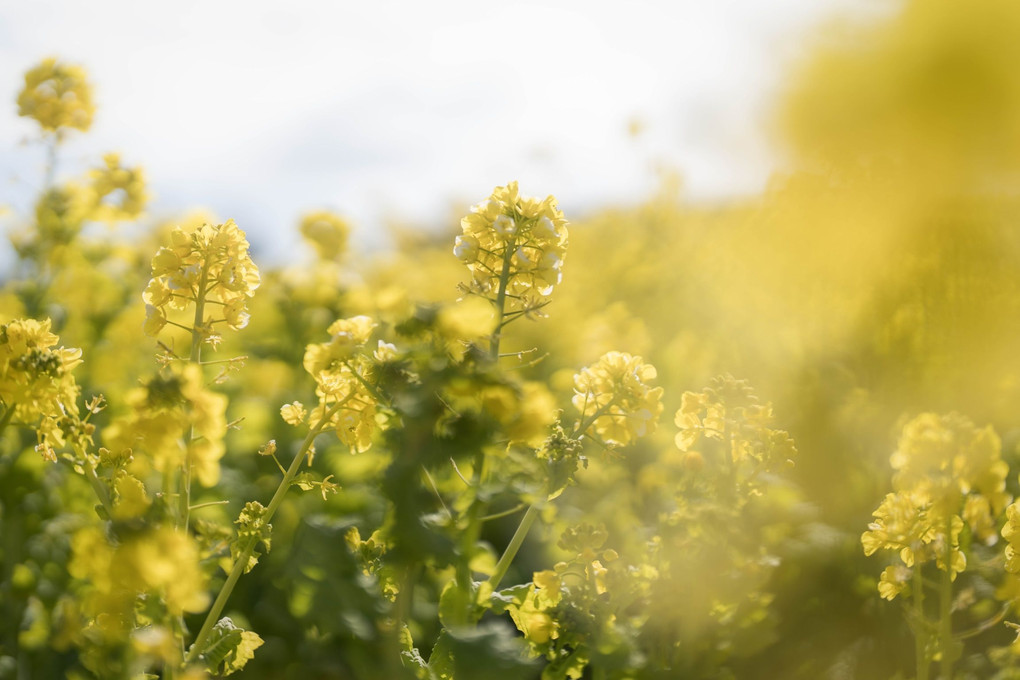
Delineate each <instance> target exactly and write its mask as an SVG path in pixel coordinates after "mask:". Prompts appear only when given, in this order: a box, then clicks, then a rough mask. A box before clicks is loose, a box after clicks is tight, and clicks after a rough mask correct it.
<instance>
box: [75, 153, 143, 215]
mask: <svg viewBox="0 0 1020 680" xmlns="http://www.w3.org/2000/svg"><path fill="white" fill-rule="evenodd" d="M89 179H90V180H91V184H92V191H93V192H94V194H95V197H94V201H95V206H96V207H95V209H94V211H93V214H92V215H91V218H92V219H95V220H102V221H104V222H117V221H119V220H131V219H135V218H137V217H138V216H139V215H141V214H142V211H143V210H145V204H146V203H147V202H148V200H149V196H148V194H147V193H146V191H145V173H144V172H143V171H142V169H141V168H126V167H124V166H123V165H121V162H120V154H116V153H108V154H106V155H105V156H103V167H101V168H94V169H92V170H90V171H89ZM114 197H115V198H117V200H116V202H114V201H108V199H110V198H114Z"/></svg>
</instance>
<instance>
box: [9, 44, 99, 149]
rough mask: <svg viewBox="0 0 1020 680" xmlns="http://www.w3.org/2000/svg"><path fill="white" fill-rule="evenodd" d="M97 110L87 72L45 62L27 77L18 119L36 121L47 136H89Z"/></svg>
mask: <svg viewBox="0 0 1020 680" xmlns="http://www.w3.org/2000/svg"><path fill="white" fill-rule="evenodd" d="M93 113H95V107H94V106H93V104H92V88H91V86H90V85H89V83H88V81H87V79H86V75H85V69H83V68H81V67H80V66H74V65H71V64H65V63H62V62H59V61H57V60H56V58H54V57H49V58H47V59H43V60H42V62H40V63H39V65H38V66H36V67H35V68H33V69H31V70H29V71H28V72H27V73H26V74H25V87H24V88H23V89H22V90H21V93H20V94H18V115H19V116H28V117H29V118H33V119H35V121H36V122H38V123H39V125H40V126H42V129H43V130H44V131H45V132H62V131H63V130H64V129H65V128H74V129H77V130H81V131H82V132H85V131H86V130H88V129H89V126H91V125H92V115H93Z"/></svg>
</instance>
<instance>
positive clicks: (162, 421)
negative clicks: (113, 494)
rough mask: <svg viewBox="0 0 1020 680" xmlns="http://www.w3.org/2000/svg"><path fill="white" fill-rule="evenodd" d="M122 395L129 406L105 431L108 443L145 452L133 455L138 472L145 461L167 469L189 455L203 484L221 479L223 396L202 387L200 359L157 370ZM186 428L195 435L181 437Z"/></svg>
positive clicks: (165, 471) (224, 422) (174, 467)
mask: <svg viewBox="0 0 1020 680" xmlns="http://www.w3.org/2000/svg"><path fill="white" fill-rule="evenodd" d="M126 400H127V403H128V406H129V407H130V408H131V412H130V413H129V414H128V415H127V416H125V417H124V418H121V419H118V420H115V421H114V422H112V423H111V424H110V425H108V426H107V427H106V428H105V430H104V432H103V440H104V444H105V445H106V447H107V448H108V449H111V450H113V451H125V450H127V449H132V450H136V451H137V450H142V451H144V452H145V453H146V454H148V455H147V457H144V458H142V457H139V456H136V457H135V466H136V471H137V472H139V474H141V473H143V472H144V471H145V470H144V467H145V465H146V464H149V465H151V466H152V467H153V468H155V469H156V470H157V471H159V472H161V473H162V474H164V475H170V474H173V472H174V471H175V470H177V469H178V468H180V466H181V465H182V464H183V463H184V461H185V460H187V461H189V463H190V468H191V469H192V471H193V472H194V475H195V477H196V478H197V479H198V481H199V483H200V484H202V485H203V486H206V487H209V486H213V485H214V484H216V483H217V481H219V477H220V465H219V460H220V458H222V457H223V452H224V445H223V437H224V436H225V435H226V432H227V420H226V409H227V398H226V397H225V396H223V395H222V394H217V393H216V392H212V391H210V390H208V389H206V387H205V379H204V377H203V375H202V369H201V367H200V366H199V365H197V364H184V365H182V366H180V367H175V368H173V369H172V370H168V371H166V372H164V373H162V374H160V375H157V376H155V377H154V378H152V379H150V380H149V381H148V382H146V383H145V384H143V385H142V386H140V387H138V388H135V389H133V390H132V391H131V392H129V393H128V395H127V397H126ZM189 431H192V432H193V435H194V436H193V437H192V438H191V439H190V440H189V441H187V442H185V441H184V439H182V436H183V434H184V433H187V432H189Z"/></svg>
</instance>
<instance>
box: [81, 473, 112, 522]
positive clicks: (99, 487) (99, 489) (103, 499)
mask: <svg viewBox="0 0 1020 680" xmlns="http://www.w3.org/2000/svg"><path fill="white" fill-rule="evenodd" d="M82 468H83V469H84V470H85V478H86V479H88V480H89V484H91V485H92V490H93V491H95V493H96V496H97V497H98V498H99V502H100V503H102V504H103V509H104V510H106V517H107V519H109V520H112V519H113V504H112V503H111V502H110V494H108V493H107V492H106V487H104V486H103V483H102V481H100V479H99V475H97V474H96V469H95V468H94V467H92V463H90V462H89V461H88V460H86V461H85V464H84V465H82Z"/></svg>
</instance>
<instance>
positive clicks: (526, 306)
mask: <svg viewBox="0 0 1020 680" xmlns="http://www.w3.org/2000/svg"><path fill="white" fill-rule="evenodd" d="M460 224H461V229H462V230H463V232H464V233H463V234H462V235H460V236H458V237H457V241H456V244H455V245H454V248H453V252H454V254H455V255H456V256H457V257H458V258H459V259H460V260H461V261H462V262H463V263H464V264H466V265H467V266H468V268H469V269H470V270H471V272H472V274H473V275H474V276H473V282H472V286H471V288H472V290H473V292H476V293H478V294H480V295H482V296H485V297H489V298H490V299H492V297H491V296H493V295H496V296H498V294H499V291H500V290H505V293H506V297H507V305H506V308H507V309H508V310H525V311H526V310H532V309H536V308H537V307H538V306H541V305H542V304H543V303H544V302H546V301H547V298H548V296H549V295H550V294H551V293H552V290H553V287H554V286H556V285H557V284H558V283H559V282H560V280H561V278H562V270H563V259H564V257H565V255H566V249H567V227H566V225H567V221H566V220H565V219H564V217H563V213H562V212H560V210H559V208H557V206H556V199H555V198H554V197H552V196H547V197H546V198H545V199H543V200H538V199H536V198H530V197H523V196H521V195H520V194H519V193H518V190H517V182H511V183H510V184H508V185H507V186H505V187H496V188H495V189H494V190H493V192H492V196H490V197H489V199H488V200H486V201H485V202H483V203H480V204H478V205H476V206H474V207H473V208H472V209H471V213H470V214H469V215H467V216H466V217H464V218H463V219H462V220H461V223H460Z"/></svg>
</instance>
